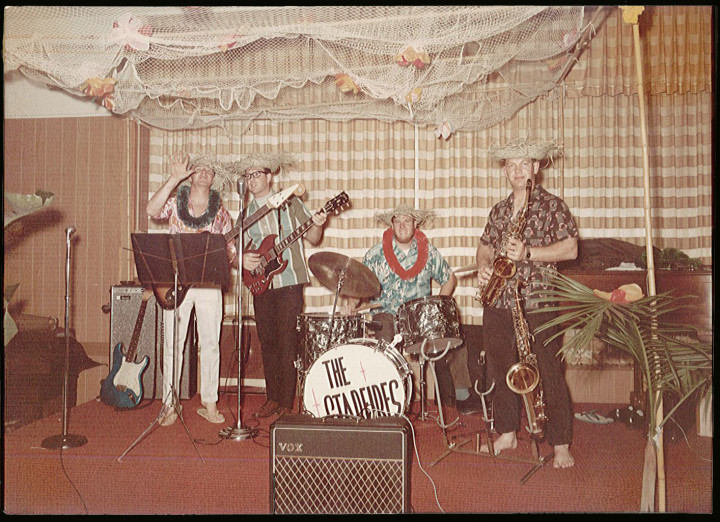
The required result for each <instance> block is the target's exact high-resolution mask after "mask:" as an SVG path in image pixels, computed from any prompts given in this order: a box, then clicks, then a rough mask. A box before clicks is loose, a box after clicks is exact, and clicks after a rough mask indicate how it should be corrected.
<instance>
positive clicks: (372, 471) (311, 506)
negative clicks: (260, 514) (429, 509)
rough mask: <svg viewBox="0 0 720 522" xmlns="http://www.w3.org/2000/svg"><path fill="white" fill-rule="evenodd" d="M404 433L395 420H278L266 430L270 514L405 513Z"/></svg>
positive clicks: (406, 444)
mask: <svg viewBox="0 0 720 522" xmlns="http://www.w3.org/2000/svg"><path fill="white" fill-rule="evenodd" d="M409 431H410V426H409V424H408V422H407V421H406V420H405V419H404V418H402V417H399V416H392V417H381V418H377V419H355V418H350V419H348V418H335V417H324V418H316V417H311V416H308V415H283V416H281V417H280V418H278V420H277V421H275V422H274V423H273V424H272V425H271V426H270V439H271V445H270V452H271V457H272V464H271V467H270V505H271V506H272V510H273V513H278V514H357V513H383V514H384V513H408V512H409V506H410V477H409V475H410V471H409V468H410V465H409V462H408V457H409V455H410V444H409V440H410V439H409V436H408V434H409Z"/></svg>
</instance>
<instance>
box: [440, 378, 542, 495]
mask: <svg viewBox="0 0 720 522" xmlns="http://www.w3.org/2000/svg"><path fill="white" fill-rule="evenodd" d="M477 384H478V383H477V381H476V382H475V385H474V387H473V388H474V391H475V392H476V393H477V394H478V395H480V400H481V402H482V406H483V421H484V423H485V433H486V439H487V441H486V445H487V451H481V442H482V440H481V433H480V432H478V433H476V434H475V449H474V450H471V449H464V448H463V447H462V446H464V445H466V444H467V443H469V442H471V441H472V440H473V439H472V438H467V439H465V440H463V441H460V442H458V443H454V442H450V441H449V440H448V437H447V432H446V431H445V430H444V429H443V435H444V438H445V448H446V449H445V452H444V453H443V454H442V455H440V456H439V457H438V458H437V459H435V460H434V461H433V462H432V463H431V464H430V467H432V466H434V465H435V464H437V463H438V462H440V461H441V460H442V459H444V458H445V457H447V456H448V455H450V453H452V452H454V451H455V452H458V453H466V454H471V455H478V456H480V457H490V458H492V459H503V460H512V461H515V462H526V463H529V464H532V465H533V467H532V468H531V469H530V470H529V471H528V472H527V473H525V475H523V476H522V478H521V479H520V483H521V484H525V483H526V482H527V481H528V480H529V479H530V477H532V476H533V475H534V474H535V472H536V471H538V470H539V469H541V468H542V467H543V466H544V465H545V463H546V462H547V461H548V460H550V455H547V456H544V457H543V456H542V455H540V448H539V446H538V441H537V440H536V439H535V438H532V437H531V438H530V447H531V452H532V458H528V457H523V456H516V455H504V454H501V453H500V452H496V451H495V448H494V446H493V441H492V438H491V437H490V433H491V431H494V430H493V422H494V419H493V418H492V417H490V416H489V415H488V407H487V403H486V401H485V397H486V396H487V395H489V394H490V392H492V390H493V389H494V388H495V382H494V381H493V383H492V385H491V386H490V388H489V389H488V390H487V391H485V392H481V391H479V390H478V389H477Z"/></svg>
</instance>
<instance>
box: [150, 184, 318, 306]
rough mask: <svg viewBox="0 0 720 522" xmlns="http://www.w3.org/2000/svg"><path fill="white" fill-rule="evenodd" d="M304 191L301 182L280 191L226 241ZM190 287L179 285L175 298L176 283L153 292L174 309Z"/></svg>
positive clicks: (157, 297) (242, 220)
mask: <svg viewBox="0 0 720 522" xmlns="http://www.w3.org/2000/svg"><path fill="white" fill-rule="evenodd" d="M304 193H305V187H304V186H302V185H300V184H296V185H293V186H292V187H290V188H287V189H285V190H283V191H281V192H278V193H277V194H275V195H274V196H272V197H271V198H270V199H268V202H267V203H266V204H265V205H263V206H262V207H261V208H259V209H258V210H256V211H255V212H254V213H253V215H252V216H250V217H247V218H245V219H240V220H238V221H239V222H238V224H237V225H235V228H233V229H232V230H231V231H230V232H228V233H227V234H225V235H224V236H223V237H224V238H225V242H226V243H229V242H230V241H232V240H233V239H235V238H236V237H237V236H238V234H240V232H242V231H243V230H245V229H246V228H248V227H251V226H252V225H254V224H255V223H257V222H258V221H260V220H261V219H262V218H263V217H265V215H266V214H267V213H268V212H270V211H271V210H273V209H277V208H280V206H281V205H284V204H285V202H286V201H287V200H288V199H290V196H292V195H295V196H302V195H303V194H304ZM190 288H192V285H178V290H177V294H178V295H177V299H176V298H175V285H153V292H154V293H155V299H157V302H158V304H159V305H160V308H162V309H163V310H172V309H174V308H175V304H176V302H177V306H180V304H181V303H182V302H183V299H185V295H186V294H187V291H188V290H190Z"/></svg>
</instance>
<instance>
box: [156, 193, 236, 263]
mask: <svg viewBox="0 0 720 522" xmlns="http://www.w3.org/2000/svg"><path fill="white" fill-rule="evenodd" d="M180 188H181V189H182V188H183V187H180ZM213 192H215V191H213ZM217 197H219V195H218V196H217ZM188 207H189V209H190V210H192V204H191V203H189V200H188ZM153 219H156V220H158V221H167V222H168V232H170V233H171V234H192V233H196V232H210V233H212V234H227V233H228V232H230V231H231V230H232V217H231V216H230V213H229V212H228V211H227V210H226V209H225V207H223V205H222V203H220V205H219V208H218V211H217V214H215V218H214V219H213V220H212V221H210V222H209V223H208V224H206V225H203V226H199V227H193V226H191V225H188V224H186V223H184V222H183V220H182V219H180V214H179V212H178V206H177V196H173V197H171V198H168V200H167V201H166V202H165V205H164V206H163V208H162V210H160V213H159V214H158V215H157V216H153ZM226 248H227V254H228V260H229V261H230V262H232V261H233V260H234V259H235V256H236V252H237V249H236V247H235V242H234V241H230V242H228V243H227V245H226Z"/></svg>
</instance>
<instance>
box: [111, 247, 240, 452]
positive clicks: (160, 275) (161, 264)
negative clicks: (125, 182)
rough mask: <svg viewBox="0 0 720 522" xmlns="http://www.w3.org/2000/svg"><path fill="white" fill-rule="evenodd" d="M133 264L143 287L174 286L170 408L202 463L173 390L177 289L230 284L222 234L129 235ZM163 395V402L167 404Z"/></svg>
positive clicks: (156, 420) (145, 432)
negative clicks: (173, 410) (175, 414)
mask: <svg viewBox="0 0 720 522" xmlns="http://www.w3.org/2000/svg"><path fill="white" fill-rule="evenodd" d="M130 237H131V240H132V245H133V254H134V256H135V267H136V269H137V274H138V279H139V280H140V283H141V284H142V285H144V286H150V285H152V286H169V285H172V286H173V287H174V293H173V301H174V302H173V312H174V328H173V343H172V345H173V371H172V378H171V380H170V392H169V393H170V394H172V397H171V399H172V407H173V408H174V409H175V412H176V413H177V415H178V417H179V419H180V422H181V423H182V425H183V427H184V428H185V431H186V432H187V434H188V437H189V438H190V441H191V442H192V444H193V446H194V447H195V451H196V452H197V454H198V456H199V457H200V459H201V460H202V461H203V462H205V459H203V458H202V455H200V452H199V451H198V448H197V445H196V444H195V440H194V439H193V437H192V435H191V434H190V431H189V430H188V427H187V425H186V424H185V420H184V419H183V416H182V411H181V410H180V404H179V403H180V399H179V396H178V393H177V389H176V386H175V384H176V382H175V381H176V380H179V379H177V376H178V374H179V372H178V371H177V370H178V369H177V368H176V359H177V353H178V352H177V350H178V346H177V326H178V315H177V307H178V300H179V299H178V296H179V292H178V289H179V287H180V285H181V284H182V285H183V287H185V288H188V287H190V286H221V287H226V286H228V285H229V284H230V268H229V265H228V259H227V250H226V248H225V238H224V236H223V235H222V234H210V233H201V234H130ZM165 399H166V397H163V404H166V400H165ZM162 412H163V410H162V409H161V410H160V413H158V415H157V417H156V418H155V420H154V421H153V422H152V423H151V424H150V425H149V426H148V427H147V429H146V430H145V431H144V432H143V433H142V434H141V435H140V437H138V438H137V439H136V440H135V442H133V443H132V444H131V445H130V447H129V448H128V449H127V450H125V452H124V453H123V454H122V455H121V456H120V458H119V459H118V461H119V460H121V459H122V458H123V457H124V456H125V455H126V454H127V453H128V452H129V451H130V450H131V449H132V448H133V447H135V446H136V445H137V444H138V442H140V440H142V439H143V438H144V437H145V435H146V434H147V433H148V432H149V431H150V429H151V428H152V427H153V426H154V425H155V424H157V423H158V422H159V421H160V417H161V415H162Z"/></svg>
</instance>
